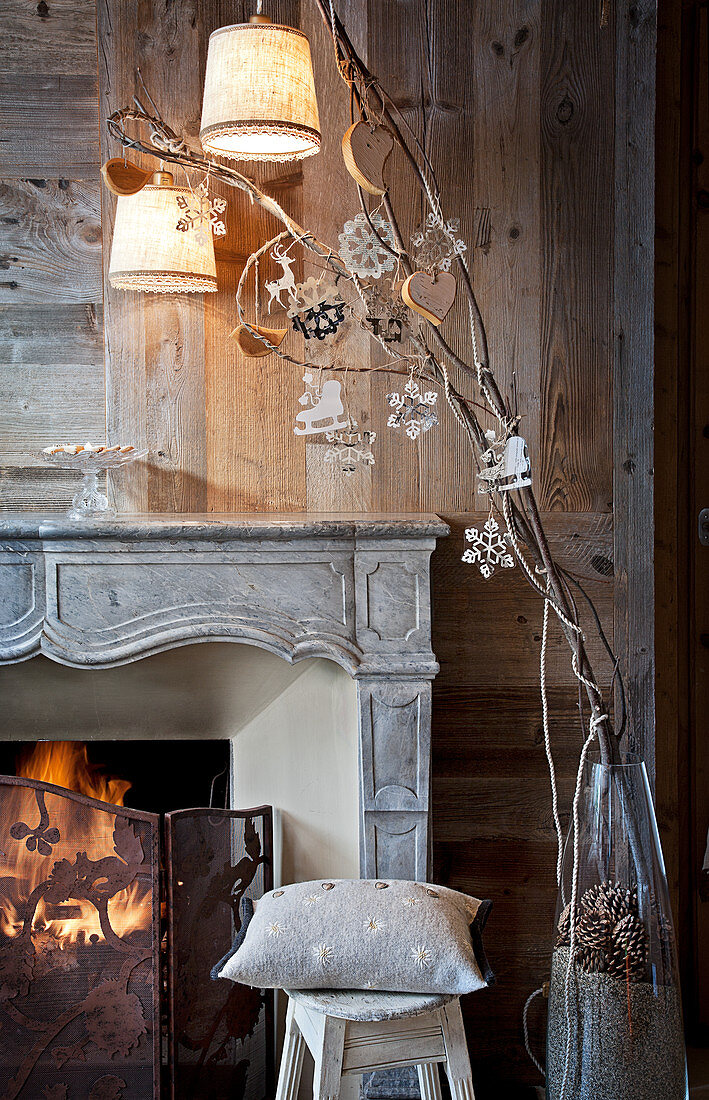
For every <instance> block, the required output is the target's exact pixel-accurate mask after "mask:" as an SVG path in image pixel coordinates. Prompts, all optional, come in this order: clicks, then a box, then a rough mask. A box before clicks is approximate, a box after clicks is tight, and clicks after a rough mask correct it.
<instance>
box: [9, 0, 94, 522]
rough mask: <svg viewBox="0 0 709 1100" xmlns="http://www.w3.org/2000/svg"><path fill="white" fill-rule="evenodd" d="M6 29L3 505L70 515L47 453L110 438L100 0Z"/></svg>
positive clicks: (68, 3) (27, 8)
mask: <svg viewBox="0 0 709 1100" xmlns="http://www.w3.org/2000/svg"><path fill="white" fill-rule="evenodd" d="M0 25H1V27H2V47H1V49H0V408H1V409H2V413H1V414H0V507H2V508H3V509H8V508H10V509H11V508H17V507H23V508H24V507H30V508H50V509H51V508H57V509H60V508H63V507H64V506H65V504H66V501H67V499H68V495H69V489H70V488H71V486H72V484H74V483H75V480H76V479H75V478H74V477H73V475H71V474H64V473H62V472H61V471H59V470H53V469H52V468H51V467H47V466H45V465H44V464H43V463H42V461H41V459H40V457H39V455H38V452H39V451H40V450H41V448H42V447H43V446H45V445H46V444H47V443H50V442H54V441H55V440H57V439H58V438H61V439H68V438H71V439H79V440H85V439H92V440H97V439H103V438H104V437H105V425H104V421H105V403H104V380H103V338H102V334H103V323H102V314H103V304H102V285H101V255H102V234H101V195H100V185H99V165H100V160H99V141H98V126H97V124H98V103H97V86H98V80H97V72H96V12H95V0H57V2H56V3H55V2H53V0H49V2H48V3H40V4H31V3H27V2H26V0H4V2H3V4H2V11H1V12H0Z"/></svg>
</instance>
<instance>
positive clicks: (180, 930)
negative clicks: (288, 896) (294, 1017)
mask: <svg viewBox="0 0 709 1100" xmlns="http://www.w3.org/2000/svg"><path fill="white" fill-rule="evenodd" d="M165 842H166V843H165V851H166V857H167V858H166V865H167V899H168V906H167V912H168V932H169V935H168V944H169V948H168V976H169V1019H170V1026H169V1029H168V1032H169V1036H170V1052H169V1056H170V1069H171V1074H170V1080H171V1087H172V1091H171V1094H170V1095H171V1100H182V1098H183V1097H190V1100H222V1098H224V1100H264V1096H272V1095H273V1088H272V1084H273V1044H272V1041H271V1040H272V1036H273V994H272V992H270V991H267V992H266V993H265V994H264V993H263V992H261V991H260V990H258V989H251V988H250V987H249V986H245V985H235V984H234V983H233V982H228V981H216V982H215V981H212V980H211V979H210V976H209V974H210V970H211V968H212V967H213V966H214V964H215V962H217V960H218V959H219V958H221V956H222V955H224V954H225V952H226V951H227V950H228V949H229V945H230V944H231V942H232V940H233V939H234V936H235V935H236V933H237V932H238V931H239V930H240V929H241V900H242V898H244V897H248V898H252V899H256V898H260V897H261V895H262V894H264V893H266V891H267V890H270V889H271V887H272V885H273V882H272V864H271V859H270V853H271V849H272V842H271V812H270V809H268V807H265V806H262V807H260V808H259V809H258V810H249V811H246V812H242V811H240V810H177V811H176V812H175V813H170V814H166V815H165ZM215 945H216V947H217V948H218V950H217V951H216V953H215ZM222 946H223V950H222Z"/></svg>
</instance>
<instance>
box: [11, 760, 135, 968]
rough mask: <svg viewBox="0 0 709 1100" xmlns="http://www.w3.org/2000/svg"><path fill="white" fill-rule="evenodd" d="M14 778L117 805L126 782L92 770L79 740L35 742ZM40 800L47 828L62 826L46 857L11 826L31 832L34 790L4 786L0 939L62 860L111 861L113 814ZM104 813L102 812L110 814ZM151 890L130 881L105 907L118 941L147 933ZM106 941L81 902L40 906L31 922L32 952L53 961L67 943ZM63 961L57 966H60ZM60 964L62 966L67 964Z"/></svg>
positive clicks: (17, 926)
mask: <svg viewBox="0 0 709 1100" xmlns="http://www.w3.org/2000/svg"><path fill="white" fill-rule="evenodd" d="M16 772H17V775H18V776H21V777H22V778H25V779H38V780H41V781H42V782H43V783H54V784H56V785H57V786H59V787H65V788H66V789H67V790H71V791H75V792H76V793H77V794H85V795H88V796H89V797H91V798H95V799H98V800H99V801H101V802H106V803H108V804H110V805H111V806H122V805H123V798H124V796H125V794H126V792H127V791H128V790H129V789H130V786H131V784H130V783H129V782H128V781H127V780H124V779H116V778H114V777H111V776H106V775H104V774H103V773H102V771H101V769H100V768H98V767H96V766H95V765H93V764H91V763H90V762H89V759H88V751H87V747H86V745H85V744H84V743H83V742H77V741H40V742H38V743H37V745H36V746H35V747H34V749H33V750H32V751H31V752H30V753H27V754H25V755H24V756H22V757H21V758H20V759H19V760H18V763H17V767H16ZM45 802H46V806H47V810H48V812H49V817H50V824H51V825H52V826H56V825H58V826H59V830H60V833H61V838H60V840H59V841H58V842H57V843H56V844H53V845H52V852H51V854H50V855H41V854H40V853H39V852H38V851H37V850H34V851H30V850H29V849H28V848H27V845H26V843H25V841H24V840H20V841H17V840H13V839H11V838H10V836H9V828H10V826H11V825H12V824H13V823H14V822H15V821H24V822H26V823H27V825H29V827H30V828H35V826H36V825H37V824H38V819H39V811H38V809H37V805H36V801H35V797H34V791H32V790H29V789H28V788H23V787H5V788H4V790H3V798H2V804H1V806H0V812H1V814H2V823H3V834H4V836H5V837H6V840H5V842H4V845H3V846H4V848H5V849H6V850H5V851H0V934H2V935H5V936H18V935H19V934H20V932H21V931H22V928H23V912H24V908H25V903H26V901H27V899H28V897H29V896H30V894H31V893H32V891H33V890H34V889H35V887H36V886H38V885H39V883H41V882H44V881H45V879H47V878H48V876H49V875H50V874H51V872H52V868H53V867H54V864H55V863H56V862H57V861H59V860H62V859H66V860H69V861H70V862H73V861H74V859H75V858H76V855H77V852H86V855H87V857H88V858H89V859H91V860H99V859H102V858H103V857H104V856H109V855H111V856H112V855H115V854H116V853H115V850H114V847H113V828H114V825H115V820H116V817H115V814H112V813H110V812H105V811H102V810H98V809H96V808H94V807H93V806H84V805H80V804H78V803H75V802H72V801H71V800H68V799H64V798H61V797H60V796H58V795H55V794H51V793H49V792H48V793H47V794H46V795H45ZM108 809H109V807H108V806H107V810H108ZM151 913H152V891H151V889H150V886H149V885H148V884H146V883H145V882H144V881H138V880H134V881H133V882H132V883H131V884H130V886H128V887H127V888H126V889H125V890H121V891H120V892H119V893H117V894H116V895H115V896H114V897H113V898H111V900H110V902H109V903H108V915H109V920H110V924H111V927H112V928H113V930H114V932H115V933H116V935H117V936H120V937H125V936H128V935H130V934H131V933H132V932H135V931H138V930H144V929H149V928H150V922H151ZM90 938H93V940H94V942H103V941H104V939H105V937H104V934H103V931H102V929H101V925H100V921H99V915H98V912H97V910H96V909H95V908H94V906H93V905H92V904H91V903H90V902H89V901H87V900H86V899H85V898H76V899H74V898H70V899H69V900H68V901H67V902H64V903H62V904H61V905H51V904H49V905H45V902H44V900H42V901H40V903H39V905H38V906H37V909H36V912H35V914H34V918H33V921H32V939H33V941H34V943H35V947H36V949H37V950H38V951H39V950H40V949H41V950H42V951H43V952H44V953H45V954H47V952H49V954H48V956H47V957H51V958H54V957H55V956H53V955H52V952H55V954H56V952H57V951H60V950H65V949H70V946H71V945H72V944H75V943H78V942H87V941H89V939H90ZM59 959H60V956H56V959H55V961H56V962H59ZM64 965H67V964H66V963H65V964H64Z"/></svg>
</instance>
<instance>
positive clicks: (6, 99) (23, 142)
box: [0, 67, 100, 181]
mask: <svg viewBox="0 0 709 1100" xmlns="http://www.w3.org/2000/svg"><path fill="white" fill-rule="evenodd" d="M3 68H4V67H3ZM61 73H62V70H61V69H60V70H59V72H58V73H57V72H54V73H52V74H51V75H46V76H43V75H41V74H38V73H36V72H34V71H33V70H32V69H31V68H29V67H27V68H25V69H23V70H22V71H20V72H9V73H8V72H6V71H3V70H2V69H0V178H4V179H18V178H24V177H26V176H28V177H32V178H34V177H41V178H43V179H90V180H94V181H95V180H96V179H97V176H98V169H99V167H100V153H99V141H98V130H97V121H98V112H97V101H96V74H95V70H94V72H93V73H91V74H90V75H73V74H71V75H59V74H61Z"/></svg>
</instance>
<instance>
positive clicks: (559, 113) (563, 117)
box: [556, 95, 574, 126]
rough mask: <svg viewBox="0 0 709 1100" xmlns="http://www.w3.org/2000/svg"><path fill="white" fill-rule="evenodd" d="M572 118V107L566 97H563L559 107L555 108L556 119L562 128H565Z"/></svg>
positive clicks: (571, 103)
mask: <svg viewBox="0 0 709 1100" xmlns="http://www.w3.org/2000/svg"><path fill="white" fill-rule="evenodd" d="M573 117H574V105H573V102H572V101H571V99H569V97H568V95H565V96H564V98H563V99H562V101H561V103H560V104H559V106H558V107H557V108H556V119H557V122H560V123H561V125H562V126H566V124H567V123H568V122H570V121H571V119H572V118H573Z"/></svg>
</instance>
